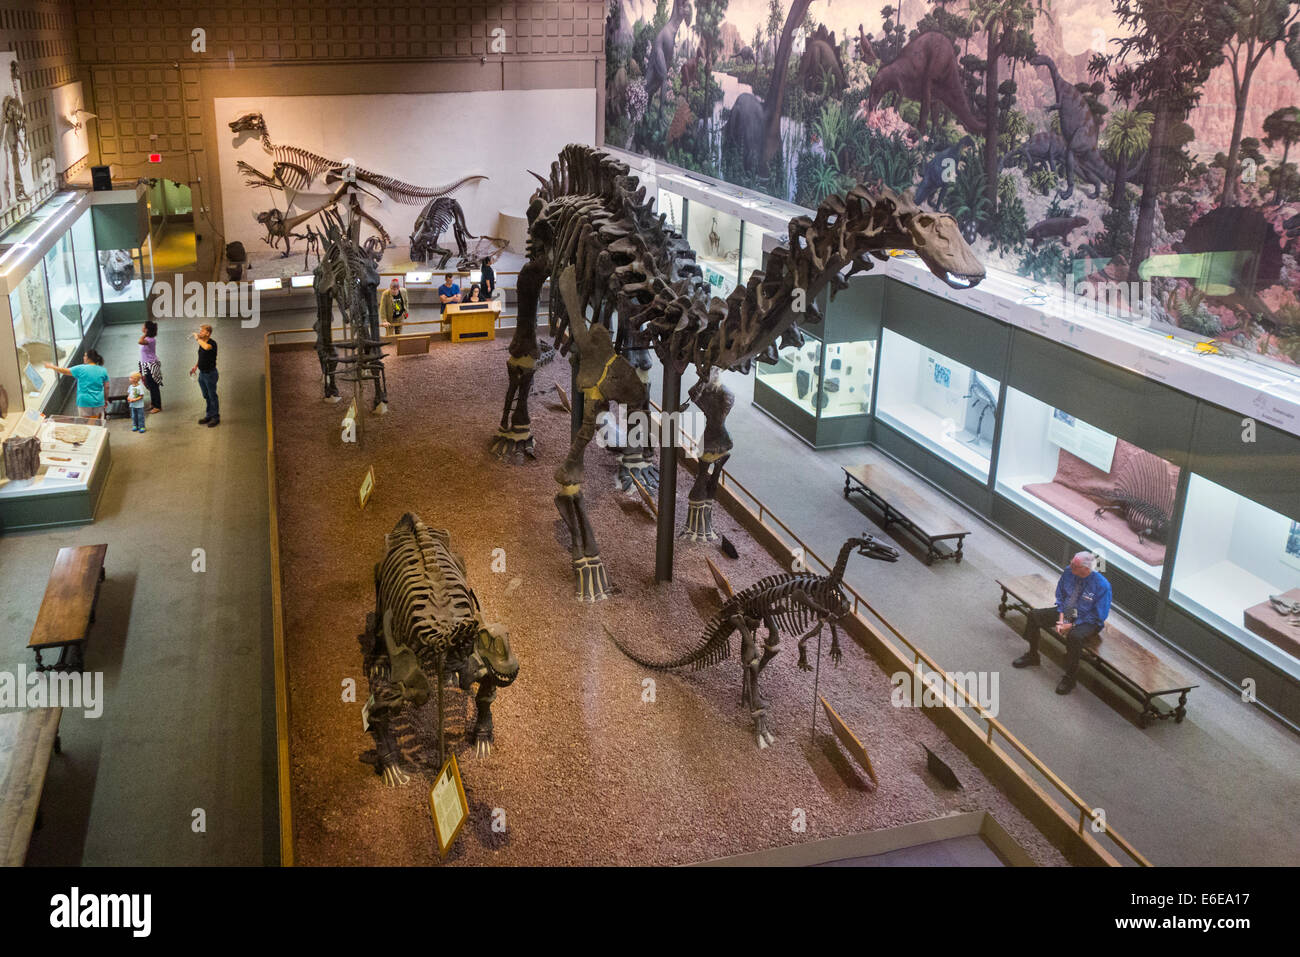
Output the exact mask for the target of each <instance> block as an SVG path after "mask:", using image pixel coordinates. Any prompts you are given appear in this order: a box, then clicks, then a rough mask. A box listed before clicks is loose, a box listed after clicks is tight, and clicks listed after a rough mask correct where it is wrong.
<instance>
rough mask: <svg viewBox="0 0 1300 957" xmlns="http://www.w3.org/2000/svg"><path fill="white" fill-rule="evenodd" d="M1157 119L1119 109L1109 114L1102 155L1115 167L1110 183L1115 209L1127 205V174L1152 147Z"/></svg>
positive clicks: (1112, 204)
mask: <svg viewBox="0 0 1300 957" xmlns="http://www.w3.org/2000/svg"><path fill="white" fill-rule="evenodd" d="M1152 119H1154V117H1153V116H1152V115H1151V114H1150V113H1147V112H1146V111H1145V110H1127V109H1117V110H1115V111H1114V112H1113V113H1111V115H1110V122H1109V123H1107V124H1106V126H1105V128H1104V129H1103V130H1102V134H1101V148H1102V152H1103V154H1104V155H1105V157H1106V160H1107V162H1109V163H1110V164H1111V165H1112V166H1113V167H1114V168H1115V180H1114V182H1113V183H1112V184H1111V192H1110V204H1111V206H1112V208H1114V207H1118V206H1119V205H1121V204H1123V205H1125V206H1127V205H1128V183H1127V181H1126V180H1125V174H1126V173H1127V172H1128V167H1129V166H1130V164H1132V163H1133V162H1135V161H1136V160H1137V159H1138V157H1140V156H1141V155H1142V154H1143V153H1145V152H1146V151H1147V150H1148V149H1149V148H1150V147H1151V121H1152Z"/></svg>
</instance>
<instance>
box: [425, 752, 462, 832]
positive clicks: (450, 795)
mask: <svg viewBox="0 0 1300 957" xmlns="http://www.w3.org/2000/svg"><path fill="white" fill-rule="evenodd" d="M429 813H430V814H432V815H433V830H434V833H435V834H436V835H437V837H438V855H439V856H440V857H446V856H447V851H449V850H450V849H451V845H452V842H454V841H455V840H456V835H458V834H459V833H460V829H461V828H462V827H464V825H465V821H466V819H468V818H469V802H468V801H466V800H465V787H464V785H463V784H461V780H460V768H459V767H458V766H457V764H456V755H454V754H453V755H450V756H448V758H447V763H446V764H444V765H443V766H442V770H441V771H439V772H438V778H437V780H436V781H434V782H433V787H431V788H429Z"/></svg>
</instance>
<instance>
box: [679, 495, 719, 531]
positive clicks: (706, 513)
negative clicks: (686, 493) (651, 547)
mask: <svg viewBox="0 0 1300 957" xmlns="http://www.w3.org/2000/svg"><path fill="white" fill-rule="evenodd" d="M677 537H678V538H684V539H686V540H687V541H688V542H716V541H717V540H718V533H717V532H715V531H714V530H713V499H709V498H706V499H704V500H703V501H700V502H687V503H686V526H685V527H684V528H683V529H682V530H681V531H680V532H678V533H677Z"/></svg>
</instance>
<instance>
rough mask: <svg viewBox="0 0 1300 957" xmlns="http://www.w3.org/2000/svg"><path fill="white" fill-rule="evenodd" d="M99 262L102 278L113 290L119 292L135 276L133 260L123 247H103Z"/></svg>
mask: <svg viewBox="0 0 1300 957" xmlns="http://www.w3.org/2000/svg"><path fill="white" fill-rule="evenodd" d="M99 264H100V265H101V266H103V267H104V279H105V280H106V281H107V282H108V284H109V285H110V286H112V287H113V291H114V292H121V291H122V290H123V289H125V288H126V287H127V286H128V285H129V284H130V282H131V280H132V279H134V278H135V262H134V261H133V260H132V259H131V254H130V252H128V251H127V250H125V249H103V250H100V253H99Z"/></svg>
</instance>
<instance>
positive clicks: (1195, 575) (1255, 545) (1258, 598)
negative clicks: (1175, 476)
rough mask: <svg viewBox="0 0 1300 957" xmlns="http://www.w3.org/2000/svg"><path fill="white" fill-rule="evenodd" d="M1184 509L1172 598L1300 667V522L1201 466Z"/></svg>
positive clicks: (1238, 637) (1224, 629)
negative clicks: (1220, 480)
mask: <svg viewBox="0 0 1300 957" xmlns="http://www.w3.org/2000/svg"><path fill="white" fill-rule="evenodd" d="M1183 512H1184V514H1185V515H1186V516H1187V517H1186V518H1184V520H1183V522H1182V527H1181V530H1180V532H1179V537H1178V556H1177V558H1176V559H1175V562H1174V574H1173V578H1172V583H1171V588H1170V596H1169V597H1170V599H1171V600H1172V601H1173V602H1174V603H1176V604H1178V605H1180V606H1182V607H1183V608H1184V609H1186V610H1187V611H1189V612H1191V613H1192V614H1193V615H1195V616H1196V617H1198V618H1200V619H1202V620H1203V621H1206V622H1208V623H1209V624H1210V625H1211V626H1212V627H1213V628H1215V629H1216V630H1218V631H1220V632H1222V633H1223V634H1225V635H1228V636H1229V637H1231V638H1233V639H1235V640H1237V641H1238V642H1240V643H1242V644H1244V645H1246V646H1248V647H1250V648H1252V649H1255V650H1259V649H1260V647H1261V642H1267V646H1268V648H1271V649H1276V650H1279V651H1281V652H1282V653H1283V654H1285V655H1286V657H1287V663H1288V664H1289V665H1290V666H1291V669H1290V670H1291V671H1292V672H1293V673H1300V521H1298V520H1297V519H1296V518H1293V517H1291V516H1287V515H1282V514H1280V513H1278V512H1275V511H1273V510H1272V509H1270V508H1267V507H1265V506H1263V505H1260V504H1259V503H1258V502H1253V501H1251V500H1250V499H1248V498H1246V497H1245V496H1243V495H1239V494H1238V493H1236V492H1234V491H1232V490H1231V489H1227V488H1224V487H1223V486H1222V485H1218V484H1216V483H1214V482H1212V481H1210V480H1209V479H1207V478H1204V477H1203V476H1200V475H1197V474H1196V473H1192V474H1191V475H1190V476H1189V477H1188V484H1187V504H1186V506H1185V507H1184V509H1183ZM1266 650H1267V649H1266Z"/></svg>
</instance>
